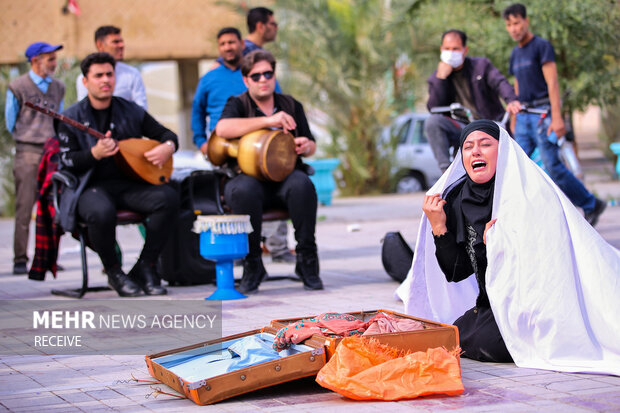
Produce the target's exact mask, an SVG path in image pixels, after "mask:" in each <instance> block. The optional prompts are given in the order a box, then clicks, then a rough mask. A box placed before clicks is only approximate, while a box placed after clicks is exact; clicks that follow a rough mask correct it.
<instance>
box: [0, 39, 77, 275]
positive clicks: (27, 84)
mask: <svg viewBox="0 0 620 413" xmlns="http://www.w3.org/2000/svg"><path fill="white" fill-rule="evenodd" d="M60 49H62V45H55V46H54V45H51V44H48V43H44V42H36V43H33V44H31V45H30V46H28V48H27V49H26V57H27V58H28V61H29V62H30V65H31V69H30V71H29V72H28V73H26V74H23V75H21V76H20V77H18V78H16V79H14V80H13V81H12V82H11V83H10V84H9V88H8V90H7V92H6V106H5V113H4V115H5V120H6V128H7V130H8V131H9V132H11V133H12V134H13V138H14V139H15V148H16V150H15V160H14V162H13V176H14V177H15V233H14V237H13V253H14V258H13V274H15V275H20V274H26V273H27V272H28V268H27V264H28V230H29V226H30V221H31V218H32V207H33V206H34V204H35V202H36V194H37V170H38V168H39V162H40V161H41V155H42V154H43V144H44V143H45V141H46V140H47V138H49V137H50V136H55V132H54V127H53V124H52V121H53V119H52V118H51V117H50V116H47V115H44V114H43V113H40V112H37V111H36V110H34V109H30V108H28V107H26V106H25V105H24V102H26V101H30V102H33V103H35V104H37V105H40V106H44V107H47V108H49V109H51V110H53V111H56V112H61V111H62V110H63V99H64V97H65V85H64V84H63V83H62V82H61V81H59V80H57V79H54V78H52V74H53V73H54V71H55V70H56V63H57V62H56V51H57V50H60Z"/></svg>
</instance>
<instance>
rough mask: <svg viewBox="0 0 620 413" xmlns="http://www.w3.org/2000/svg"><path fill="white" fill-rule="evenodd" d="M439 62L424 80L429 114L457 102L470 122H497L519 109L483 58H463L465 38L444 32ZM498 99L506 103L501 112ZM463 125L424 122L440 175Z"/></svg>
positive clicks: (435, 118) (436, 118)
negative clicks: (425, 80) (471, 116)
mask: <svg viewBox="0 0 620 413" xmlns="http://www.w3.org/2000/svg"><path fill="white" fill-rule="evenodd" d="M440 49H441V60H440V62H439V64H438V65H437V70H436V71H435V72H434V73H433V74H432V75H431V76H430V77H429V78H428V95H429V96H428V102H427V107H428V109H429V110H430V109H431V108H433V107H436V106H449V105H450V104H452V103H454V102H457V103H460V104H461V105H462V106H464V107H466V108H470V109H471V111H472V115H473V117H474V119H491V120H500V119H501V118H502V116H503V115H504V112H506V111H507V112H509V113H510V114H516V113H518V112H519V109H520V108H521V105H520V104H519V101H518V100H517V95H516V94H515V91H514V89H513V87H512V86H511V85H510V83H508V81H507V80H506V78H505V77H504V76H503V75H502V74H501V73H500V71H499V70H498V69H497V68H496V67H495V66H493V64H492V63H491V62H490V61H489V59H487V58H486V57H466V56H467V52H468V47H467V35H466V34H465V33H464V32H462V31H460V30H454V29H452V30H448V31H446V32H444V33H443V35H442V37H441V48H440ZM500 98H501V99H502V100H504V102H506V104H507V106H506V108H505V109H504V107H503V106H502V103H501V102H500ZM462 127H463V123H461V122H458V121H456V120H454V119H451V118H450V117H448V116H443V115H440V114H433V115H431V116H430V117H429V118H428V119H427V120H426V122H425V126H424V129H425V133H426V136H427V138H428V141H429V143H430V145H431V149H432V150H433V154H434V155H435V159H436V160H437V164H438V165H439V168H440V169H441V170H442V171H445V170H446V169H448V166H450V149H451V148H453V147H457V146H458V143H459V136H460V133H461V128H462Z"/></svg>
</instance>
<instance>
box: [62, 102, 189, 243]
mask: <svg viewBox="0 0 620 413" xmlns="http://www.w3.org/2000/svg"><path fill="white" fill-rule="evenodd" d="M110 107H111V114H110V124H113V125H114V128H113V131H112V137H113V138H114V139H116V140H123V139H128V138H139V137H142V136H146V137H147V138H151V139H155V140H158V141H160V142H165V141H168V140H172V141H173V142H174V144H175V145H176V147H178V140H177V136H176V134H174V133H173V132H171V131H170V130H169V129H167V128H165V127H164V126H162V125H161V124H160V123H158V122H157V121H156V120H155V119H153V117H152V116H151V115H149V114H148V113H147V112H146V111H145V110H144V109H143V108H141V107H140V106H138V105H137V104H135V103H133V102H130V101H128V100H125V99H123V98H120V97H116V96H115V97H112V103H111V106H110ZM63 115H65V116H66V117H68V118H71V119H73V120H75V121H78V122H80V123H82V124H85V125H88V126H89V127H92V128H96V126H95V125H96V122H95V118H94V114H93V111H92V107H91V106H90V102H89V100H88V97H86V98H84V99H82V100H81V101H79V102H78V103H76V104H74V105H72V106H70V107H69V108H67V109H66V110H65V111H64V112H63ZM54 129H55V131H56V134H57V135H58V139H59V141H60V165H59V169H61V170H66V171H68V172H70V173H72V174H73V175H75V177H76V178H77V179H76V181H75V183H74V185H72V186H71V187H65V188H63V190H62V191H63V192H62V195H61V197H60V205H59V209H60V211H59V220H60V225H61V226H62V227H63V229H64V230H65V231H67V232H70V231H73V230H74V229H75V210H76V208H77V203H78V200H79V197H80V195H81V194H82V192H83V191H84V189H85V188H86V187H87V185H88V183H89V180H90V178H91V176H92V174H93V171H94V168H95V166H96V164H97V162H98V161H97V160H96V159H95V158H94V157H93V156H92V153H91V151H90V148H91V147H93V146H94V145H95V144H96V143H97V138H95V137H94V136H91V135H89V134H87V133H86V132H83V131H80V130H78V129H76V128H74V127H72V126H70V125H67V124H64V123H62V124H61V123H60V121H58V120H55V121H54ZM100 132H102V133H105V132H106V131H100Z"/></svg>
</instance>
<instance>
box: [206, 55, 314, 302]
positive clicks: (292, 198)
mask: <svg viewBox="0 0 620 413" xmlns="http://www.w3.org/2000/svg"><path fill="white" fill-rule="evenodd" d="M275 68H276V61H275V59H274V57H273V55H272V54H271V53H269V52H268V51H265V50H257V51H254V52H251V53H249V54H247V55H246V56H244V57H243V60H242V61H241V74H242V76H243V81H244V82H245V85H246V86H247V88H248V90H247V92H245V93H242V94H241V95H239V96H233V97H231V98H229V99H228V102H227V103H226V106H225V107H224V110H223V111H222V115H221V117H220V121H219V122H218V124H217V126H216V134H217V135H218V136H221V137H223V138H228V139H233V138H238V137H240V136H243V135H245V134H247V133H250V132H253V131H256V130H259V129H282V130H284V131H285V132H286V133H290V134H291V135H292V139H294V142H295V147H296V152H297V156H298V159H297V166H296V168H295V169H294V170H293V171H292V172H291V174H290V175H288V176H287V177H286V178H285V179H284V180H283V181H282V182H271V181H261V180H259V179H257V178H255V177H252V176H249V175H246V174H244V173H240V174H239V175H237V176H235V177H234V178H232V179H231V180H230V181H228V182H227V183H226V186H225V188H224V197H225V200H226V203H227V204H228V205H229V206H230V207H231V209H232V211H233V212H234V213H235V214H247V215H249V216H250V221H251V223H252V228H253V230H254V231H253V232H252V233H251V234H249V246H250V252H249V254H248V255H247V257H246V258H245V260H244V264H243V278H242V279H241V285H240V286H239V291H241V292H243V293H246V294H252V293H256V292H257V291H258V286H259V284H260V283H261V281H262V280H263V279H265V278H266V277H267V272H266V270H265V267H264V266H263V261H262V258H261V248H260V237H261V226H262V213H263V210H264V209H265V208H274V207H280V208H282V207H284V208H286V209H287V210H288V212H289V215H290V217H291V221H292V222H293V227H294V228H295V239H296V241H297V247H296V248H295V251H296V258H297V263H296V266H295V273H296V274H297V275H298V276H299V277H300V278H301V279H302V281H303V283H304V288H305V289H307V290H321V289H323V283H322V282H321V278H320V277H319V258H318V254H317V247H316V242H315V227H316V211H317V195H316V190H315V188H314V185H313V184H312V181H310V178H309V177H308V175H307V174H306V172H305V169H304V167H303V163H302V162H301V159H300V157H304V156H311V155H312V154H314V152H315V151H316V143H315V141H314V137H313V136H312V133H311V132H310V127H309V126H308V121H307V119H306V115H305V112H304V109H303V106H302V105H301V103H299V102H298V101H297V100H295V99H293V98H292V97H291V96H288V95H283V94H280V93H275V91H274V90H275V84H276V79H275Z"/></svg>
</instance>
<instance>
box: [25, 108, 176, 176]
mask: <svg viewBox="0 0 620 413" xmlns="http://www.w3.org/2000/svg"><path fill="white" fill-rule="evenodd" d="M25 105H26V106H28V107H29V108H32V109H34V110H37V111H39V112H41V113H44V114H46V115H48V116H51V117H53V118H56V119H58V120H59V121H61V122H64V123H66V124H68V125H71V126H73V127H74V128H76V129H79V130H81V131H83V132H86V133H88V134H89V135H92V136H94V137H95V138H97V139H103V138H105V135H104V134H103V133H101V132H99V131H96V130H94V129H93V128H90V127H88V126H86V125H84V124H82V123H80V122H77V121H75V120H73V119H71V118H68V117H66V116H64V115H61V114H60V113H58V112H54V111H53V110H50V109H48V108H46V107H43V106H39V105H36V104H34V103H32V102H25ZM117 144H118V148H119V150H118V152H117V153H116V155H114V160H115V161H116V163H117V165H118V166H119V167H120V168H121V169H122V171H123V172H124V173H125V174H126V175H128V176H130V177H132V178H134V179H139V180H142V181H146V182H148V183H150V184H153V185H161V184H163V183H166V182H168V181H170V175H172V158H170V159H168V161H166V163H165V164H164V165H162V166H155V165H153V164H152V163H151V162H149V161H148V160H147V159H146V158H145V157H144V153H145V152H148V151H149V150H151V149H153V148H154V147H156V146H157V145H160V144H161V142H159V141H156V140H155V139H148V138H129V139H123V140H120V141H117Z"/></svg>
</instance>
